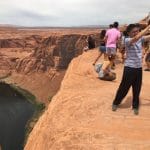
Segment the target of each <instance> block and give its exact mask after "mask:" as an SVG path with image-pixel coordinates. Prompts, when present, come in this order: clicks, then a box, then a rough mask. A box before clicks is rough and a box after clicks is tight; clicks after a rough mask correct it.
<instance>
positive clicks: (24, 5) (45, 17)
mask: <svg viewBox="0 0 150 150" xmlns="http://www.w3.org/2000/svg"><path fill="white" fill-rule="evenodd" d="M148 12H150V0H0V24H13V25H19V26H66V27H68V26H84V25H108V24H111V23H112V22H114V21H118V22H119V23H120V24H128V23H134V22H137V21H139V20H141V19H142V18H144V17H145V16H146V15H147V14H148Z"/></svg>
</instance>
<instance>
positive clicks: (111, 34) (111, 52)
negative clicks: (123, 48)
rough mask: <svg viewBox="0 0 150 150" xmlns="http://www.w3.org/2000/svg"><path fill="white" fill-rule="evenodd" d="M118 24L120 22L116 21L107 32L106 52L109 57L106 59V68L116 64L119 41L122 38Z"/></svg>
mask: <svg viewBox="0 0 150 150" xmlns="http://www.w3.org/2000/svg"><path fill="white" fill-rule="evenodd" d="M118 26H119V23H118V22H114V24H113V28H111V29H108V30H107V32H106V36H105V40H106V54H107V58H106V60H105V61H107V63H106V68H108V66H110V67H112V66H113V64H114V60H115V56H116V46H117V42H118V41H119V40H120V36H121V34H120V31H119V30H118ZM109 60H110V61H109ZM106 68H105V67H104V68H103V70H105V69H106Z"/></svg>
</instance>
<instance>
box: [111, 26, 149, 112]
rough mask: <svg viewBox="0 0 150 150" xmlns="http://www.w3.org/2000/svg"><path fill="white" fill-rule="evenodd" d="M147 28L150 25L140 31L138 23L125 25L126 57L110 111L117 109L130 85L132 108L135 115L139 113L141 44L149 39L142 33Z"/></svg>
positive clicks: (144, 32) (147, 29) (146, 30)
mask: <svg viewBox="0 0 150 150" xmlns="http://www.w3.org/2000/svg"><path fill="white" fill-rule="evenodd" d="M149 29H150V25H148V26H147V27H146V28H145V29H144V30H143V31H141V32H140V28H139V25H138V24H130V25H129V26H128V27H127V33H128V35H129V37H128V38H126V39H125V50H126V59H125V62H124V71H123V77H122V81H121V83H120V86H119V89H118V91H117V94H116V96H115V99H114V101H113V104H112V111H116V110H117V108H118V105H119V104H120V103H121V102H122V100H123V98H124V97H125V96H126V95H127V93H128V91H129V89H130V87H132V93H133V100H132V108H133V110H134V114H135V115H138V113H139V95H140V91H141V85H142V44H143V42H144V41H149V40H150V35H147V36H143V35H145V34H146V33H148V31H149Z"/></svg>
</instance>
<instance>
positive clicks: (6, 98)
mask: <svg viewBox="0 0 150 150" xmlns="http://www.w3.org/2000/svg"><path fill="white" fill-rule="evenodd" d="M33 113H34V106H33V105H32V104H31V103H30V102H29V101H28V100H27V99H26V98H25V97H24V96H22V95H21V94H20V93H19V92H17V91H15V90H14V89H13V88H11V86H9V85H8V84H4V83H0V145H1V147H2V150H23V144H24V139H25V127H26V124H27V122H28V120H29V119H30V118H31V117H32V115H33Z"/></svg>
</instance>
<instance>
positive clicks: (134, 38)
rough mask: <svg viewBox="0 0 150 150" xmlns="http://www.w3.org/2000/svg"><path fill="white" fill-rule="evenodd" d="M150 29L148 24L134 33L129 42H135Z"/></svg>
mask: <svg viewBox="0 0 150 150" xmlns="http://www.w3.org/2000/svg"><path fill="white" fill-rule="evenodd" d="M149 29H150V25H148V26H147V27H146V28H145V29H144V30H142V31H141V32H140V33H139V34H138V35H136V36H135V37H133V38H132V39H131V40H130V42H129V44H130V45H131V44H133V43H135V42H136V41H138V40H139V39H140V38H141V37H142V36H143V35H144V34H146V33H147V32H148V30H149Z"/></svg>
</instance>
